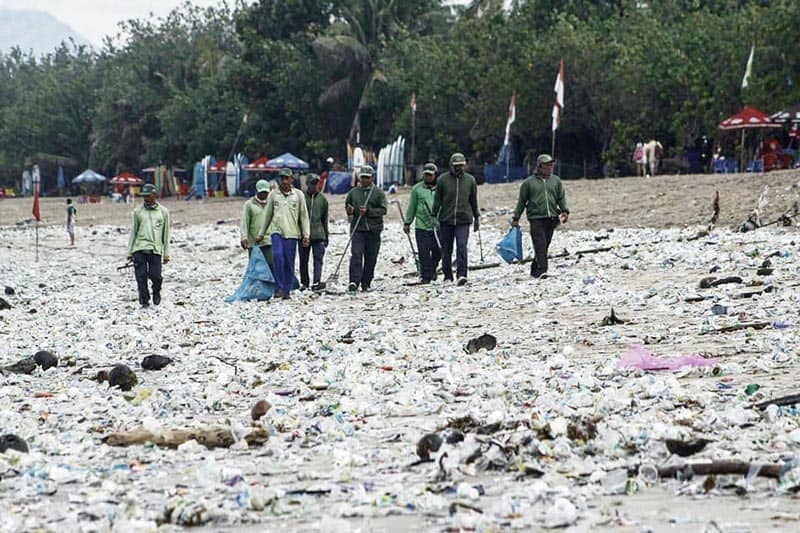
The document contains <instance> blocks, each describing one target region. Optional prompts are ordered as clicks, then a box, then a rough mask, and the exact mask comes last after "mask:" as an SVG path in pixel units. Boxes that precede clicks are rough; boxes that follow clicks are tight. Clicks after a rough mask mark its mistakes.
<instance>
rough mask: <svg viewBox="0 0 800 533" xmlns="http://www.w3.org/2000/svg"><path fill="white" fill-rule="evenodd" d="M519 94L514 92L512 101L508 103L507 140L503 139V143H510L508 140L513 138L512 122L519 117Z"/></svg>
mask: <svg viewBox="0 0 800 533" xmlns="http://www.w3.org/2000/svg"><path fill="white" fill-rule="evenodd" d="M516 100H517V94H516V93H514V94H512V95H511V103H510V104H508V122H506V140H505V141H503V145H508V142H509V141H510V140H511V124H512V123H513V122H514V119H516V118H517V104H516Z"/></svg>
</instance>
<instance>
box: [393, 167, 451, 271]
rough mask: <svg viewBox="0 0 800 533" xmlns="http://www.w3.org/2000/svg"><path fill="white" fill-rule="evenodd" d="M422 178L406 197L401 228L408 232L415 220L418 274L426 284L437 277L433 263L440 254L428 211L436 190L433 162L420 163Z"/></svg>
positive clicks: (431, 207)
mask: <svg viewBox="0 0 800 533" xmlns="http://www.w3.org/2000/svg"><path fill="white" fill-rule="evenodd" d="M422 178H423V181H421V182H419V183H417V184H416V185H414V187H413V188H412V189H411V196H410V197H409V199H408V208H407V209H406V214H405V217H404V218H405V219H404V220H403V231H405V232H406V234H409V233H410V232H411V223H412V222H413V223H414V237H415V238H416V241H417V250H418V251H419V264H420V271H421V272H420V278H422V281H421V282H422V284H423V285H427V284H429V283H430V282H431V281H434V280H435V279H436V267H437V266H438V265H439V260H440V259H441V258H442V252H441V250H440V249H439V243H438V236H437V234H436V233H435V230H434V228H433V221H432V220H431V218H432V217H431V213H432V212H433V211H432V209H433V196H434V191H435V190H436V165H434V164H433V163H426V164H425V165H424V166H423V167H422Z"/></svg>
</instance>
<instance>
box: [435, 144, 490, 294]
mask: <svg viewBox="0 0 800 533" xmlns="http://www.w3.org/2000/svg"><path fill="white" fill-rule="evenodd" d="M466 166H467V158H466V157H464V154H460V153H454V154H453V155H452V156H450V171H449V172H445V173H444V174H442V175H441V176H439V179H437V180H436V192H435V194H434V197H433V208H432V212H433V215H434V217H435V219H436V220H435V221H434V225H436V224H437V223H438V224H439V225H440V226H441V228H440V229H439V240H440V241H441V244H442V272H443V273H444V280H445V281H453V266H452V261H453V241H454V240H455V244H456V275H457V276H458V285H466V284H467V264H468V263H467V244H468V242H469V225H470V224H474V226H473V231H478V229H479V228H480V212H479V211H478V184H477V182H476V181H475V178H474V177H473V176H472V174H468V173H467V172H464V168H465V167H466Z"/></svg>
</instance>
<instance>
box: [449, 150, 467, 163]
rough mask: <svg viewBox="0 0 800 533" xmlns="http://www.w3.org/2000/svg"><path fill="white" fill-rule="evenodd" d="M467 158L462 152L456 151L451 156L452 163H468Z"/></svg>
mask: <svg viewBox="0 0 800 533" xmlns="http://www.w3.org/2000/svg"><path fill="white" fill-rule="evenodd" d="M466 164H467V158H466V157H464V154H462V153H461V152H456V153H454V154H453V155H451V156H450V165H466Z"/></svg>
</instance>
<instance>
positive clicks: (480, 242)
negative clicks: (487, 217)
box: [477, 225, 483, 263]
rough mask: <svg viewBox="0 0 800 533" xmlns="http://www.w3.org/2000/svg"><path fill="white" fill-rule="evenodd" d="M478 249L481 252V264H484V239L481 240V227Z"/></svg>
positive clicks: (479, 229)
mask: <svg viewBox="0 0 800 533" xmlns="http://www.w3.org/2000/svg"><path fill="white" fill-rule="evenodd" d="M477 233H478V248H480V250H481V263H483V239H481V227H480V225H479V226H478V231H477Z"/></svg>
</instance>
